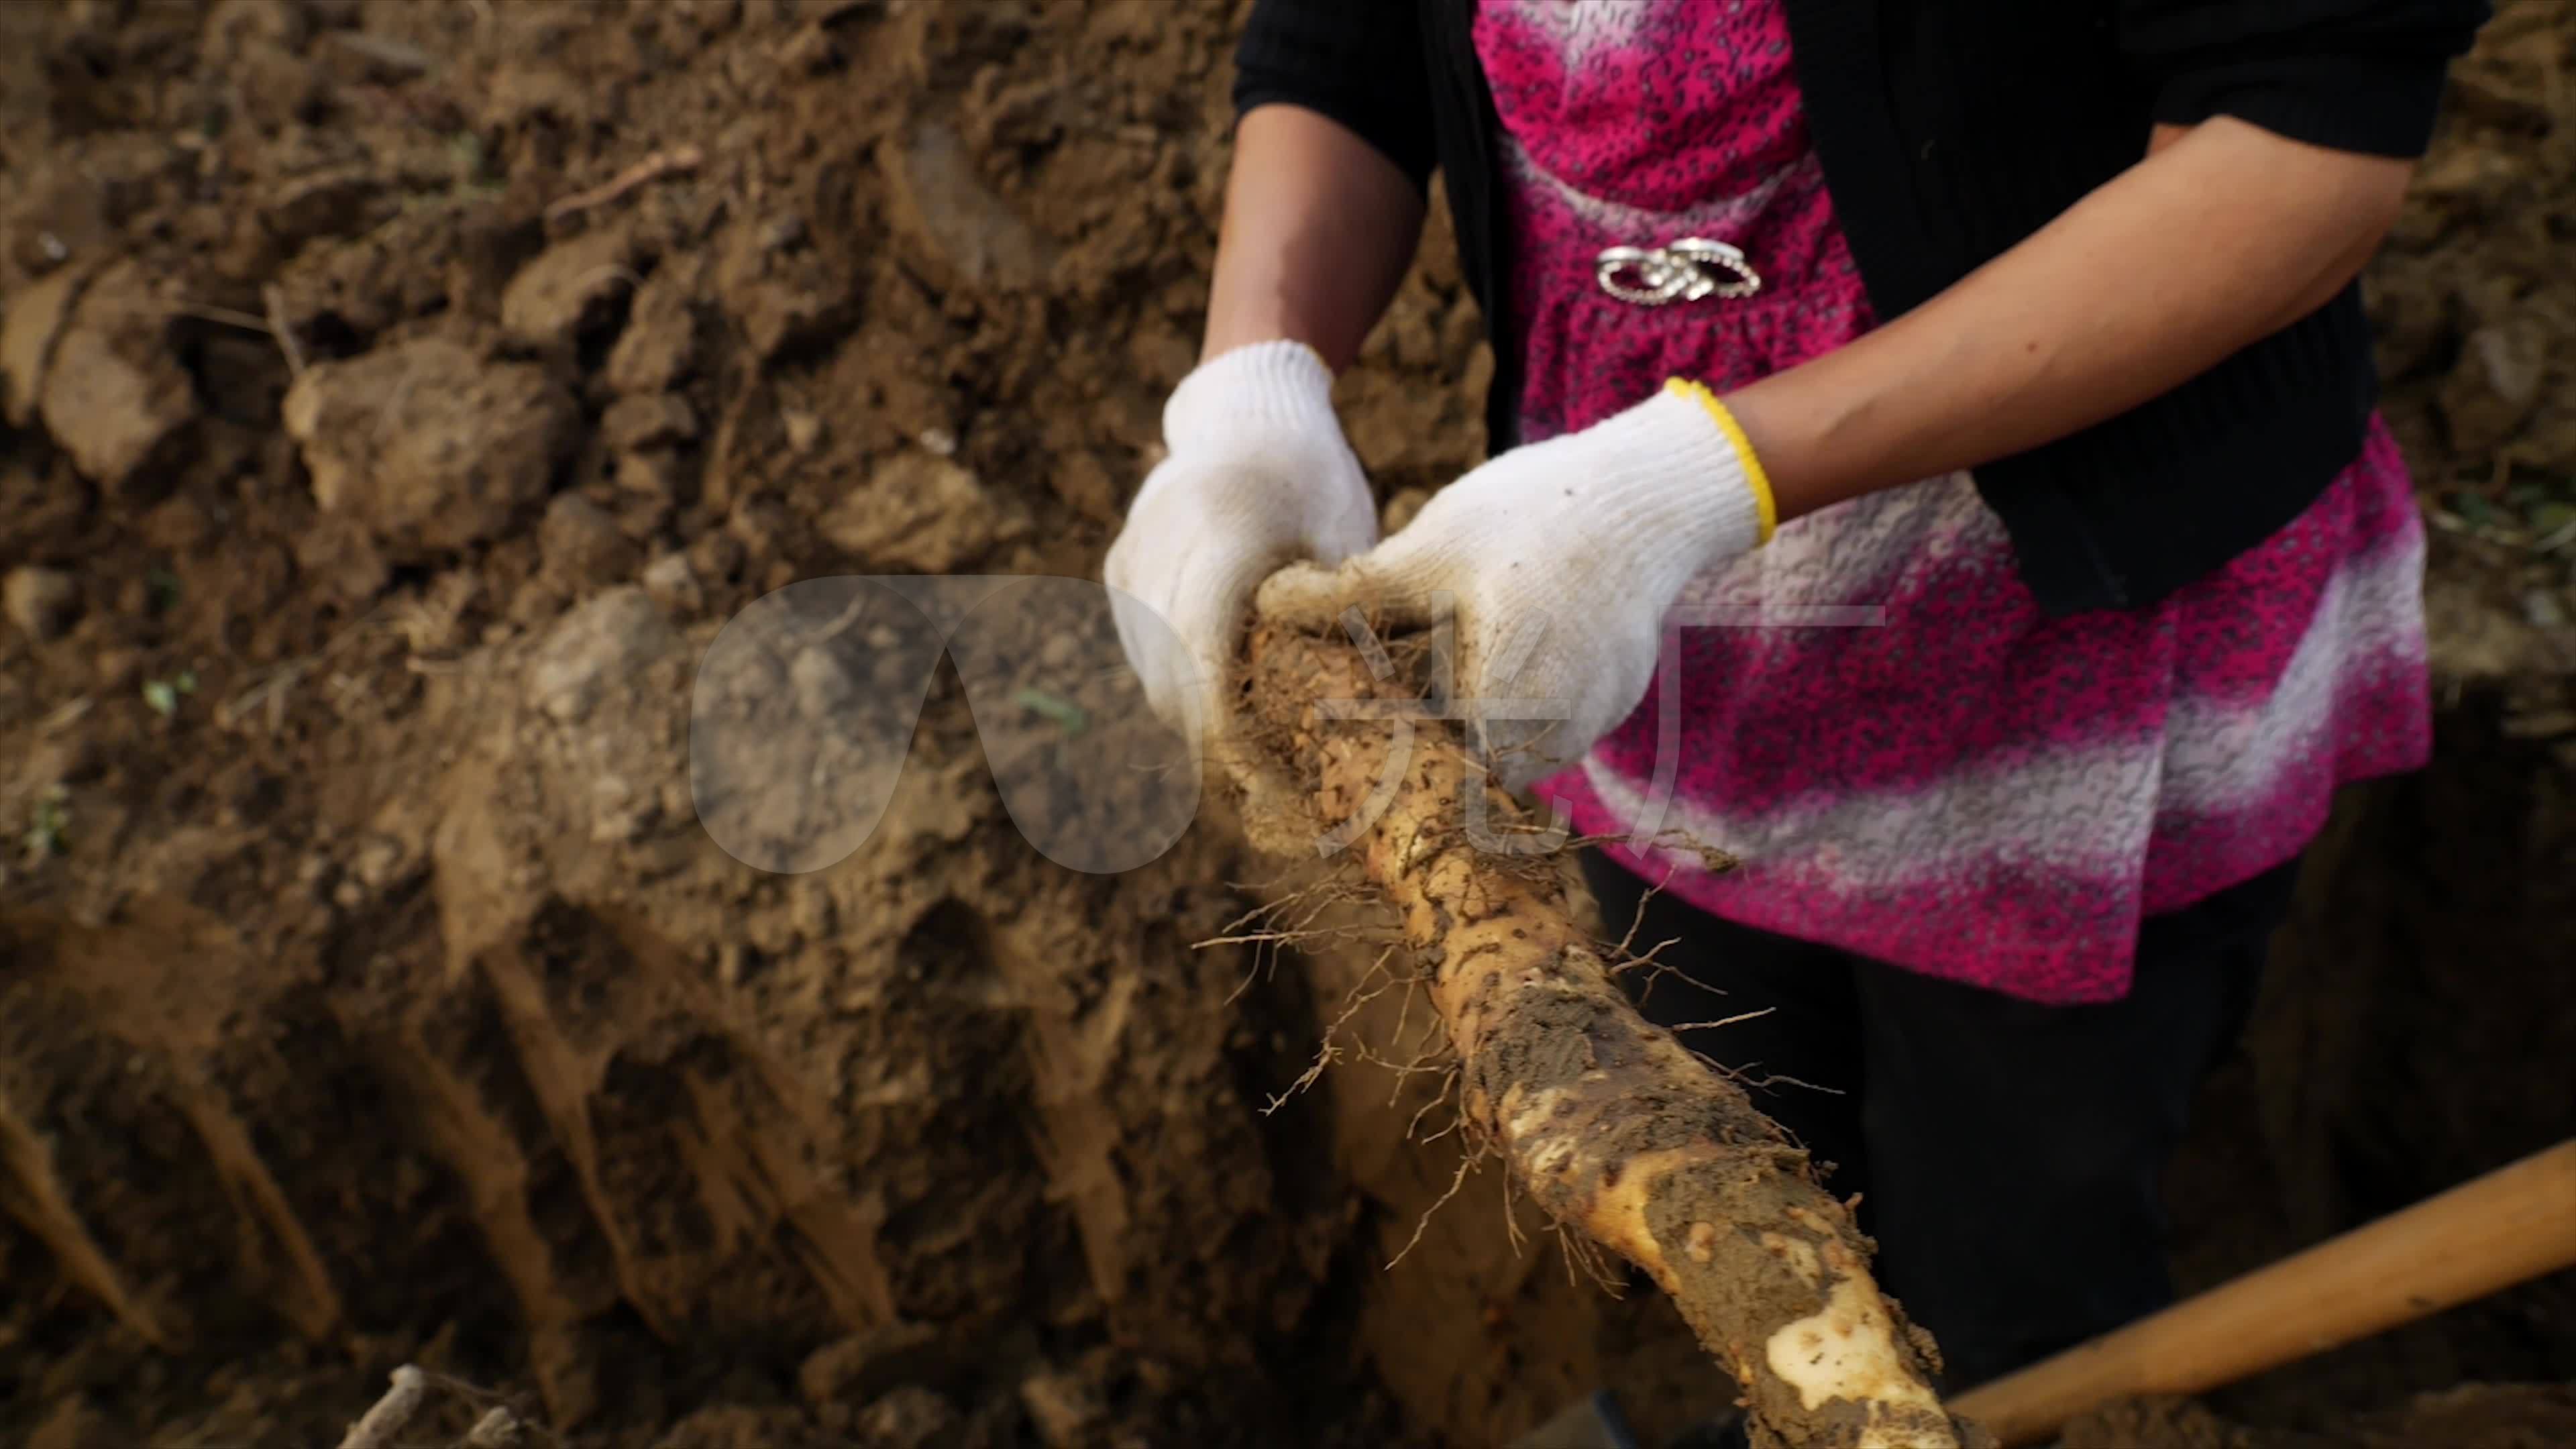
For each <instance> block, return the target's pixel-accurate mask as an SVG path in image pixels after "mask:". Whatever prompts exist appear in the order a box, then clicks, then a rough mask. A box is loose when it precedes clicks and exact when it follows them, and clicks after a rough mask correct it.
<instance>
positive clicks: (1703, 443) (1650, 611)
mask: <svg viewBox="0 0 2576 1449" xmlns="http://www.w3.org/2000/svg"><path fill="white" fill-rule="evenodd" d="M1773 511H1774V510H1773V506H1772V503H1771V497H1770V485H1769V483H1768V481H1767V480H1766V479H1764V477H1763V476H1762V472H1761V465H1760V463H1759V462H1758V461H1756V460H1755V459H1754V457H1753V453H1752V449H1751V447H1750V446H1749V445H1747V444H1745V443H1744V442H1743V441H1742V433H1741V430H1740V429H1737V428H1736V427H1735V424H1734V420H1733V418H1732V417H1730V416H1728V415H1726V413H1725V411H1724V409H1723V407H1721V406H1720V405H1718V404H1717V403H1716V401H1715V399H1714V398H1712V397H1711V396H1710V395H1709V394H1708V393H1707V392H1706V391H1705V390H1704V389H1700V388H1698V387H1696V386H1694V385H1690V384H1675V385H1674V386H1671V387H1668V388H1667V389H1666V390H1665V391H1664V392H1661V393H1658V394H1657V395H1656V396H1655V397H1654V398H1652V399H1651V400H1649V401H1647V402H1644V403H1641V404H1639V405H1637V406H1636V407H1633V408H1630V409H1629V410H1628V411H1626V412H1623V413H1620V414H1618V415H1617V416H1615V417H1612V418H1608V419H1606V420H1604V421H1602V422H1600V423H1598V424H1596V425H1594V426H1593V427H1590V428H1587V429H1585V430H1583V431H1582V432H1579V433H1572V434H1568V435H1567V436H1564V437H1561V438H1552V439H1550V440H1548V441H1547V442H1544V443H1537V444H1533V445H1531V446H1529V447H1525V448H1516V449H1513V450H1512V451H1510V452H1508V453H1505V454H1503V455H1502V456H1501V457H1499V458H1496V459H1494V460H1492V461H1491V462H1488V463H1486V464H1485V465H1484V466H1483V467H1480V468H1477V469H1476V470H1474V471H1473V472H1470V473H1468V474H1467V475H1466V476H1464V477H1462V478H1460V479H1458V480H1457V481H1456V482H1454V483H1452V484H1450V485H1449V486H1448V487H1446V488H1444V489H1442V490H1441V491H1440V492H1439V493H1437V494H1435V495H1433V497H1432V499H1431V501H1430V502H1428V503H1426V504H1424V505H1423V507H1422V511H1421V512H1420V513H1419V514H1417V515H1415V517H1414V519H1413V521H1412V522H1411V523H1409V524H1407V525H1405V527H1404V528H1403V529H1401V530H1400V531H1398V532H1397V533H1396V535H1395V536H1394V537H1392V538H1390V539H1388V540H1387V541H1386V542H1385V543H1383V544H1380V545H1379V546H1378V547H1377V548H1375V549H1374V550H1371V551H1370V552H1368V553H1365V554H1362V555H1360V556H1359V557H1357V558H1354V559H1352V560H1350V561H1349V562H1348V563H1346V564H1344V565H1343V566H1342V567H1341V568H1340V569H1338V570H1332V571H1327V570H1324V569H1315V568H1298V569H1292V570H1288V571H1286V572H1283V573H1281V574H1280V575H1279V576H1278V577H1276V578H1274V579H1272V580H1271V581H1270V582H1269V583H1268V584H1267V585H1266V586H1264V587H1263V588H1262V589H1261V591H1260V596H1259V605H1258V607H1259V608H1260V611H1261V612H1262V614H1263V615H1265V616H1267V617H1270V618H1275V619H1280V620H1282V621H1285V622H1288V623H1291V624H1294V625H1297V626H1298V627H1302V628H1307V629H1324V628H1330V627H1332V626H1333V624H1334V621H1335V620H1336V619H1337V618H1338V617H1339V616H1340V614H1341V613H1342V611H1343V610H1344V609H1345V608H1347V607H1349V606H1351V605H1354V604H1356V605H1358V606H1359V607H1360V609H1361V611H1362V613H1363V614H1365V615H1367V616H1368V617H1370V618H1371V619H1372V620H1373V621H1375V622H1376V623H1377V624H1378V625H1379V626H1380V627H1385V626H1393V627H1395V628H1422V627H1426V626H1428V625H1430V624H1432V623H1433V622H1434V621H1435V620H1436V619H1438V618H1440V617H1442V616H1444V615H1448V616H1451V617H1454V619H1455V622H1456V636H1455V637H1456V641H1457V642H1456V650H1457V659H1456V664H1455V683H1453V684H1452V685H1451V686H1450V688H1451V691H1452V693H1451V699H1450V707H1451V710H1452V712H1453V713H1455V714H1459V715H1463V716H1464V717H1465V718H1466V719H1467V720H1468V721H1469V724H1470V728H1471V731H1472V732H1473V735H1474V738H1475V739H1476V741H1477V743H1478V744H1479V745H1480V747H1481V748H1482V750H1483V751H1484V753H1485V756H1486V759H1487V761H1488V762H1489V763H1490V764H1491V765H1492V766H1493V768H1494V769H1495V771H1496V772H1497V774H1498V775H1499V776H1500V777H1501V779H1502V782H1503V783H1504V785H1505V786H1506V787H1507V788H1511V789H1515V790H1517V789H1519V788H1521V787H1523V786H1525V785H1527V784H1528V783H1529V782H1530V781H1532V780H1535V779H1538V778H1540V777H1542V776H1544V775H1547V774H1551V773H1553V772H1554V771H1556V770H1558V769H1560V768H1562V767H1563V766H1565V765H1567V764H1570V763H1572V762H1573V761H1575V760H1577V759H1580V758H1581V757H1582V755H1583V753H1584V752H1585V751H1587V750H1589V749H1590V748H1591V747H1592V745H1593V743H1594V742H1595V741H1597V740H1599V739H1600V738H1601V736H1603V735H1605V734H1607V733H1609V731H1610V730H1611V728H1612V727H1613V726H1615V725H1617V724H1618V723H1619V722H1620V721H1621V720H1623V719H1625V718H1627V716H1628V713H1629V711H1631V710H1633V709H1635V708H1636V707H1637V702H1638V701H1639V700H1640V699H1643V698H1644V697H1645V693H1646V686H1647V685H1648V684H1649V683H1650V682H1652V680H1653V678H1654V672H1655V659H1656V655H1657V653H1658V651H1659V648H1660V646H1661V643H1662V634H1663V618H1664V613H1665V611H1666V610H1668V609H1669V608H1671V607H1672V605H1673V603H1674V602H1675V601H1676V600H1677V599H1679V598H1680V596H1681V592H1682V588H1683V586H1684V585H1685V584H1687V583H1688V582H1689V581H1690V578H1691V576H1692V575H1694V574H1696V573H1698V572H1700V571H1701V570H1702V569H1706V568H1709V567H1712V566H1714V565H1716V564H1720V563H1723V562H1725V561H1726V560H1728V559H1731V558H1734V557H1736V556H1737V555H1739V554H1742V553H1744V552H1746V551H1748V550H1750V549H1752V548H1754V547H1755V546H1757V545H1758V544H1760V543H1761V542H1762V541H1763V540H1764V539H1765V538H1767V537H1768V536H1769V533H1770V529H1771V521H1772V517H1773ZM1514 715H1518V716H1521V717H1517V718H1516V717H1513V716H1514Z"/></svg>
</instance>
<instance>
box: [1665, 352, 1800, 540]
mask: <svg viewBox="0 0 2576 1449" xmlns="http://www.w3.org/2000/svg"><path fill="white" fill-rule="evenodd" d="M1664 391H1666V392H1677V393H1681V394H1683V395H1685V396H1688V397H1693V398H1697V399H1698V400H1699V405H1700V406H1701V407H1703V408H1706V409H1708V415H1709V417H1711V418H1712V419H1714V420H1715V421H1716V423H1717V430H1718V431H1719V432H1721V433H1724V434H1726V440H1727V441H1728V442H1729V443H1732V444H1734V445H1735V456H1736V457H1737V459H1739V460H1740V461H1742V463H1743V464H1744V486H1745V487H1747V488H1750V489H1752V490H1753V503H1754V506H1755V507H1756V508H1757V509H1758V510H1760V513H1761V518H1762V540H1761V541H1762V542H1764V543H1769V542H1770V541H1771V535H1772V534H1773V533H1774V532H1775V531H1777V530H1778V528H1779V527H1780V505H1779V504H1778V503H1777V502H1775V501H1773V499H1772V497H1771V475H1770V474H1768V473H1765V472H1763V471H1762V460H1761V459H1760V458H1759V457H1756V456H1755V455H1754V452H1753V442H1752V440H1751V439H1749V438H1747V437H1745V436H1744V427H1743V425H1742V424H1740V423H1738V422H1736V420H1735V414H1733V413H1731V412H1728V411H1727V410H1726V404H1724V403H1722V402H1719V401H1718V400H1717V394H1716V393H1713V392H1711V391H1709V389H1708V384H1706V383H1702V382H1693V381H1692V380H1691V379H1689V378H1687V377H1676V378H1672V379H1669V380H1667V381H1666V382H1665V383H1664Z"/></svg>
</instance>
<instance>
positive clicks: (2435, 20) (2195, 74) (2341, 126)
mask: <svg viewBox="0 0 2576 1449" xmlns="http://www.w3.org/2000/svg"><path fill="white" fill-rule="evenodd" d="M2119 11H2120V41H2121V45H2122V47H2123V49H2124V50H2125V51H2126V52H2127V53H2128V56H2129V58H2130V60H2131V62H2132V63H2133V64H2135V65H2136V66H2137V67H2138V68H2139V70H2140V72H2141V73H2142V74H2143V76H2144V78H2145V79H2146V81H2147V82H2148V84H2149V85H2151V86H2152V87H2153V88H2154V90H2155V118H2156V119H2157V120H2158V121H2163V122H2170V123H2173V124H2176V125H2186V126H2188V125H2195V124H2197V123H2199V122H2201V121H2205V120H2208V119H2209V118H2210V117H2212V116H2234V117H2236V118H2237V119H2238V120H2242V121H2248V122H2251V123H2253V124H2254V125H2257V126H2261V127H2262V128H2263V129H2265V130H2267V131H2271V132H2274V133H2276V134H2278V135H2282V136H2287V137H2289V138H2290V139H2291V140H2294V141H2305V142H2307V143H2309V144H2311V145H2316V146H2326V147H2331V148H2333V149H2335V150H2339V151H2360V152H2367V153H2369V154H2372V155H2379V156H2399V157H2409V158H2411V157H2415V156H2419V155H2422V154H2423V151H2424V147H2425V145H2426V143H2428V142H2429V141H2430V140H2431V139H2432V135H2433V121H2434V117H2435V115H2436V113H2437V112H2438V111H2439V110H2440V108H2441V100H2442V80H2443V75H2444V73H2445V72H2446V71H2447V70H2448V69H2449V67H2450V62H2451V59H2452V57H2454V56H2457V55H2460V54H2462V53H2463V52H2465V51H2466V50H2467V49H2468V48H2469V42H2470V41H2471V39H2473V38H2474V37H2475V36H2476V34H2477V29H2478V27H2479V26H2480V25H2482V24H2484V23H2485V22H2486V18H2487V14H2488V5H2487V0H2121V3H2120V7H2119Z"/></svg>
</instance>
